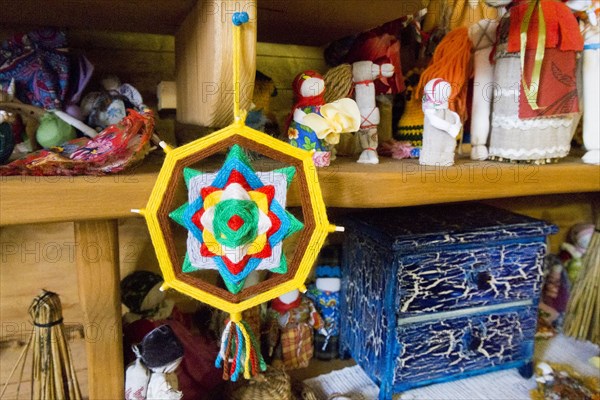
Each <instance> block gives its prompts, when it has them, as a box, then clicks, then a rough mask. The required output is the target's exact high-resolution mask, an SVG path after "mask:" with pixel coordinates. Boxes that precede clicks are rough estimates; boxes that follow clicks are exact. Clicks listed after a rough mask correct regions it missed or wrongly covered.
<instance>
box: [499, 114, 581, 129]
mask: <svg viewBox="0 0 600 400" xmlns="http://www.w3.org/2000/svg"><path fill="white" fill-rule="evenodd" d="M572 125H573V118H535V119H519V118H518V117H516V116H501V115H495V116H494V117H493V118H492V126H493V127H494V128H503V129H520V130H529V129H532V128H540V129H544V128H560V127H565V128H568V127H571V126H572Z"/></svg>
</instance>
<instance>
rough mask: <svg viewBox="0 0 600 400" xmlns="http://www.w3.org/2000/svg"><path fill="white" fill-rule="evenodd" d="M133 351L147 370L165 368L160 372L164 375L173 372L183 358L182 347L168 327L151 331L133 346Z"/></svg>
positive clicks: (162, 326) (160, 327)
mask: <svg viewBox="0 0 600 400" xmlns="http://www.w3.org/2000/svg"><path fill="white" fill-rule="evenodd" d="M134 351H135V352H136V354H138V355H139V357H140V358H141V359H142V361H143V362H144V364H145V365H146V366H147V367H148V368H150V369H152V370H153V371H157V370H159V369H160V368H167V369H165V370H162V371H160V372H165V373H169V372H173V371H174V370H175V369H176V368H177V366H178V365H179V363H180V362H181V359H182V357H183V346H182V344H181V342H180V341H179V339H177V336H175V333H174V332H173V329H171V327H170V326H169V325H161V326H159V327H157V328H155V329H154V330H152V331H151V332H150V333H148V334H147V335H146V336H144V340H142V342H141V343H140V344H138V345H136V346H134Z"/></svg>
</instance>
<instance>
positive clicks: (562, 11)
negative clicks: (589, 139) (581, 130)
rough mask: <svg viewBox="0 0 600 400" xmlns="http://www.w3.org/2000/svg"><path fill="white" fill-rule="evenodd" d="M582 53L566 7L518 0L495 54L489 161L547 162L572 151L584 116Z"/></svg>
mask: <svg viewBox="0 0 600 400" xmlns="http://www.w3.org/2000/svg"><path fill="white" fill-rule="evenodd" d="M488 3H489V2H488ZM541 17H542V18H543V19H544V21H543V24H542V23H540V18H541ZM524 21H525V22H524ZM540 27H541V28H540ZM521 31H523V33H521ZM521 37H526V38H527V39H526V40H524V41H522V40H521ZM544 37H545V42H544V43H542V42H541V40H542V39H544ZM538 42H539V43H538ZM581 50H583V39H582V37H581V34H580V33H579V29H578V25H577V21H576V20H575V17H574V16H573V14H572V13H571V11H570V10H569V9H568V7H567V6H565V5H564V4H563V3H561V2H559V1H553V0H541V1H540V2H533V3H531V2H527V1H524V0H516V1H513V3H512V5H511V7H510V9H509V11H508V12H507V13H506V14H505V15H504V16H503V18H502V19H501V21H500V24H499V26H498V31H497V36H496V43H495V47H494V51H493V54H492V55H491V57H492V59H493V61H494V62H495V67H494V90H493V99H492V101H490V102H489V104H490V106H492V104H493V107H492V109H493V112H492V120H491V132H490V145H489V156H490V158H492V159H497V160H500V161H503V160H506V161H526V162H533V163H545V162H548V161H552V160H555V159H559V158H562V157H565V156H566V155H567V154H568V153H569V150H570V142H571V138H572V136H573V133H574V131H575V128H576V127H577V123H578V121H579V117H580V114H579V100H578V94H577V76H576V75H577V74H576V70H577V63H576V59H577V53H578V52H580V51H581ZM536 60H537V61H536ZM540 60H541V61H540Z"/></svg>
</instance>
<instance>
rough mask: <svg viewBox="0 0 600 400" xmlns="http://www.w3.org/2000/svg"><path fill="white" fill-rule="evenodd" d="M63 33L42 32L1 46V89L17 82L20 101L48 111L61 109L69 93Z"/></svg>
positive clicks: (67, 60) (14, 38)
mask: <svg viewBox="0 0 600 400" xmlns="http://www.w3.org/2000/svg"><path fill="white" fill-rule="evenodd" d="M66 46H67V39H66V36H65V33H64V32H60V31H57V30H55V29H43V30H37V31H33V32H30V33H27V34H18V35H15V36H13V37H12V38H10V39H8V40H6V41H5V42H4V43H2V45H1V46H0V85H1V86H2V87H7V86H8V84H10V81H11V79H13V78H14V80H15V86H16V95H17V98H18V99H19V100H20V101H22V102H23V103H27V104H31V105H34V106H37V107H42V108H45V109H47V110H55V109H62V108H63V102H64V101H65V99H66V97H67V92H68V90H69V57H68V53H67V50H66Z"/></svg>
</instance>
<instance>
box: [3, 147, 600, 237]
mask: <svg viewBox="0 0 600 400" xmlns="http://www.w3.org/2000/svg"><path fill="white" fill-rule="evenodd" d="M160 164H161V157H159V156H158V155H152V156H150V157H149V159H147V160H146V161H145V162H144V164H142V165H141V166H140V167H138V168H136V169H135V170H133V171H130V172H127V173H124V174H118V175H113V176H104V177H92V176H79V177H20V176H14V177H1V178H0V182H1V184H0V225H16V224H26V223H39V222H55V221H67V220H73V221H79V220H88V219H111V218H128V217H132V216H133V215H132V214H131V212H130V210H131V209H132V208H143V207H144V206H145V205H146V202H147V201H148V198H149V195H150V191H151V189H152V187H153V186H154V183H155V181H156V177H157V173H158V172H157V171H158V168H159V165H160ZM319 179H320V182H321V187H322V189H323V196H324V199H325V203H326V205H327V206H328V207H342V208H384V207H402V206H411V205H419V204H437V203H448V202H457V201H470V200H484V199H495V198H505V197H520V196H535V195H545V194H557V193H585V192H600V166H593V165H586V164H583V163H582V162H581V161H580V160H579V159H578V158H575V157H569V158H567V159H565V160H563V161H561V162H559V163H557V164H550V165H542V166H535V165H524V164H504V163H498V162H488V161H484V162H473V161H470V160H465V159H461V160H458V162H457V164H456V165H455V166H453V167H448V168H437V167H423V166H420V165H419V164H418V162H417V160H403V161H398V160H392V159H389V158H381V163H380V164H379V165H362V164H357V163H355V162H354V159H351V158H338V160H336V161H334V162H333V164H332V165H331V166H330V167H328V168H323V169H320V170H319ZM298 204H299V200H298V194H297V191H296V189H295V187H294V186H292V188H291V192H290V196H289V205H291V206H296V205H298Z"/></svg>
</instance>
